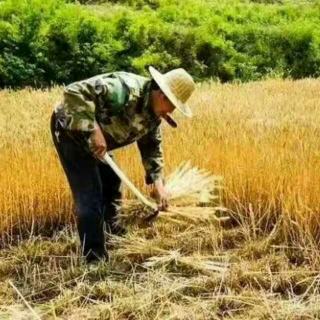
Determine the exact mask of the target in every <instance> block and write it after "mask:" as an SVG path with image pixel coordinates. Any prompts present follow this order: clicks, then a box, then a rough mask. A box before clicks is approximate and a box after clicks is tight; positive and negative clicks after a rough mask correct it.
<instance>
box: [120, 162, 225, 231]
mask: <svg viewBox="0 0 320 320" xmlns="http://www.w3.org/2000/svg"><path fill="white" fill-rule="evenodd" d="M220 182H221V177H217V176H213V175H211V173H210V172H208V171H206V170H203V169H199V168H196V167H194V168H192V167H191V164H190V161H189V162H186V163H182V164H181V165H180V166H179V167H178V168H177V169H176V170H175V171H174V172H173V173H171V174H170V175H169V176H168V178H167V182H166V184H165V186H166V189H167V191H168V192H169V199H168V200H169V203H170V205H169V207H168V208H167V210H166V211H165V212H160V213H159V215H158V216H159V217H161V219H167V220H170V221H173V222H176V223H179V220H180V222H182V223H183V222H185V221H189V222H204V221H222V220H226V219H228V218H227V217H224V218H218V217H216V215H215V213H216V211H217V210H219V211H221V210H224V209H223V208H221V207H214V206H205V207H199V206H197V205H203V204H204V203H206V204H211V203H212V202H213V201H214V200H215V199H217V198H218V196H217V195H216V194H215V193H217V190H218V189H219V188H221V186H220V185H219V183H220ZM148 200H149V201H150V202H151V203H153V205H156V203H155V201H154V200H152V199H148ZM153 213H154V212H153V211H152V209H151V208H150V207H148V206H147V205H145V204H143V203H141V202H140V201H138V200H127V199H125V200H122V201H121V202H120V203H119V205H118V219H117V224H119V225H125V226H128V225H139V226H144V225H148V222H147V221H148V220H149V219H148V218H149V217H151V216H152V215H153Z"/></svg>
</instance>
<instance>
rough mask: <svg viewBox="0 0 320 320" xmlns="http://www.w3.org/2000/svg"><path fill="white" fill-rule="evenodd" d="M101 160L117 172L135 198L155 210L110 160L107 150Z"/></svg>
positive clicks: (156, 208) (155, 207) (154, 206)
mask: <svg viewBox="0 0 320 320" xmlns="http://www.w3.org/2000/svg"><path fill="white" fill-rule="evenodd" d="M101 161H102V162H103V163H105V164H108V165H109V166H110V167H111V168H112V170H113V171H114V172H115V173H116V174H117V176H118V177H119V178H120V179H121V181H123V182H124V183H125V184H126V185H127V186H128V187H129V189H130V190H131V191H132V192H133V193H134V194H135V195H136V196H137V198H138V199H139V200H140V201H141V202H143V203H144V204H145V205H146V206H148V207H150V208H152V209H153V210H155V211H157V210H158V207H157V206H156V205H154V204H153V203H151V202H150V201H149V200H148V199H147V198H146V197H145V196H144V195H143V194H142V193H141V192H140V191H139V190H138V189H137V188H136V187H135V186H134V185H133V183H132V182H131V181H130V180H129V179H128V178H127V177H126V176H125V175H124V173H123V172H122V171H121V170H120V169H119V167H118V166H117V165H116V164H115V162H114V161H113V160H112V158H111V157H110V155H109V154H108V152H106V153H105V155H104V157H103V159H101Z"/></svg>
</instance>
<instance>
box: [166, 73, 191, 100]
mask: <svg viewBox="0 0 320 320" xmlns="http://www.w3.org/2000/svg"><path fill="white" fill-rule="evenodd" d="M164 78H165V81H166V83H167V85H168V87H169V88H170V90H171V92H172V93H173V94H174V96H175V97H176V98H177V99H178V100H180V101H181V102H182V103H186V102H187V100H188V99H189V98H190V96H191V95H192V93H193V91H194V90H195V88H196V86H195V83H194V81H193V79H192V77H191V76H190V75H189V74H188V73H187V72H186V71H185V70H184V69H182V68H179V69H175V70H172V71H169V72H167V73H166V74H164Z"/></svg>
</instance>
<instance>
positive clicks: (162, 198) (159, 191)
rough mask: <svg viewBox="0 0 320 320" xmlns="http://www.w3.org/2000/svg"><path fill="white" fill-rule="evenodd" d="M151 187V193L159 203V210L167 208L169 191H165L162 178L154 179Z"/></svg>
mask: <svg viewBox="0 0 320 320" xmlns="http://www.w3.org/2000/svg"><path fill="white" fill-rule="evenodd" d="M152 187H153V190H152V194H153V196H154V197H155V198H156V199H157V201H158V203H159V210H161V211H165V210H166V209H167V208H168V196H169V193H168V192H167V190H166V188H165V186H164V185H163V181H162V179H158V180H157V181H155V183H154V184H153V185H152Z"/></svg>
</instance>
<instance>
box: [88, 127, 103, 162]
mask: <svg viewBox="0 0 320 320" xmlns="http://www.w3.org/2000/svg"><path fill="white" fill-rule="evenodd" d="M90 140H91V149H92V151H93V154H94V156H95V157H96V158H98V159H99V158H103V156H104V155H105V153H106V152H107V143H106V140H105V138H104V136H103V134H102V131H101V129H100V127H99V126H97V127H96V128H95V129H94V131H93V132H92V134H91V137H90Z"/></svg>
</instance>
